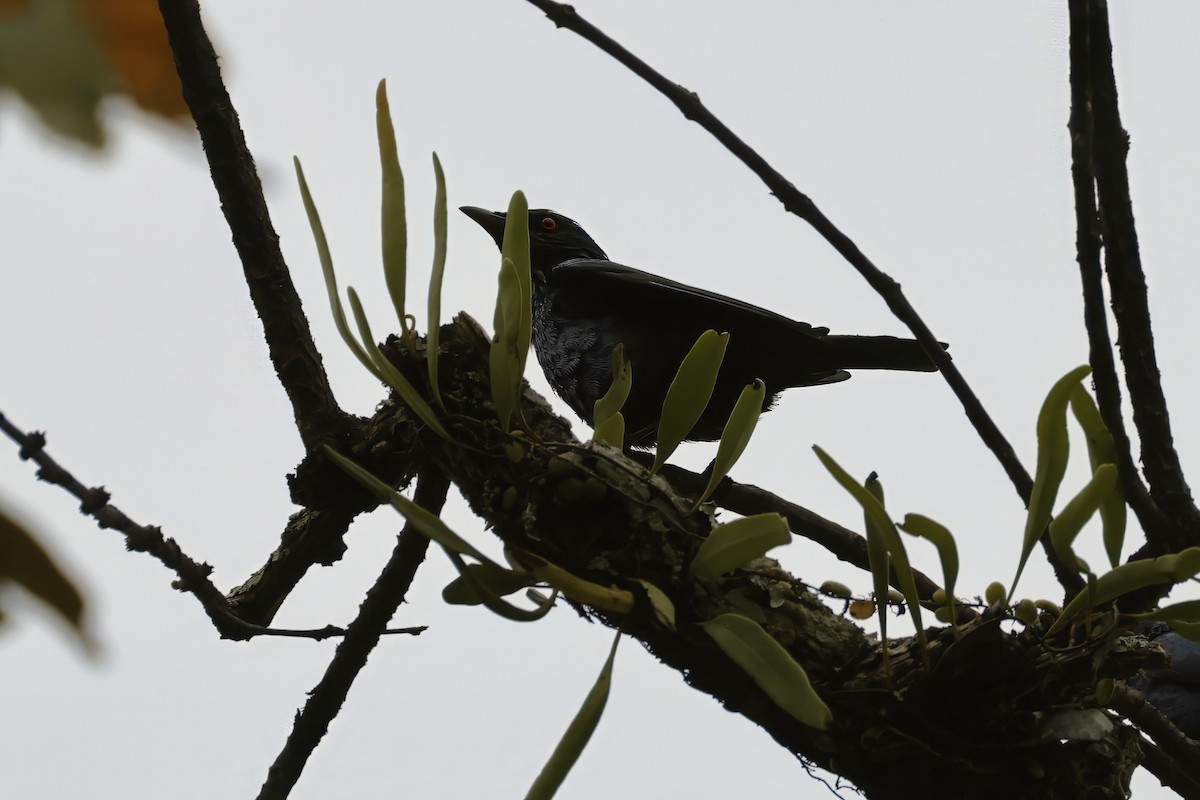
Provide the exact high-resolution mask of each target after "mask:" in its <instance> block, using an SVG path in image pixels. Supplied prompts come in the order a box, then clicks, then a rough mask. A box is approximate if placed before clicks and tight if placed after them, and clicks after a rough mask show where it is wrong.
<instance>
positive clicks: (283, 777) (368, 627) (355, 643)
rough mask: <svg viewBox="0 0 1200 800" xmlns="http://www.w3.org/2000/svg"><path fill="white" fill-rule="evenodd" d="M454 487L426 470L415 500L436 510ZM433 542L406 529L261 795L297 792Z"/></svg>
mask: <svg viewBox="0 0 1200 800" xmlns="http://www.w3.org/2000/svg"><path fill="white" fill-rule="evenodd" d="M449 486H450V482H449V481H448V480H447V479H446V477H445V476H444V475H442V474H441V473H440V472H433V471H429V472H425V473H422V475H421V476H420V477H419V478H418V479H417V488H416V490H415V492H414V495H413V500H414V501H415V502H416V503H417V504H418V505H420V506H422V507H423V508H426V509H428V510H429V511H431V512H433V513H435V514H436V513H438V512H439V511H441V508H442V505H443V504H444V503H445V502H446V492H447V490H448V489H449ZM428 546H429V540H428V539H426V538H425V537H424V536H422V535H421V534H420V533H418V532H417V531H416V529H415V528H414V526H413V525H412V524H411V523H410V524H406V525H405V526H404V528H403V530H401V531H400V537H399V539H398V541H397V542H396V547H395V549H394V550H393V551H392V556H391V558H390V559H388V562H387V565H386V566H384V568H383V572H382V573H380V575H379V579H378V580H377V581H375V585H374V586H372V587H371V589H370V591H368V592H367V596H366V598H365V599H364V600H363V603H362V606H361V607H360V608H359V612H358V616H357V617H356V618H355V619H354V622H352V623H350V626H349V627H348V628H347V629H346V635H345V638H343V639H342V641H341V643H340V644H339V645H338V648H337V652H335V653H334V655H333V659H332V660H331V661H330V662H329V666H328V667H327V668H326V669H325V674H324V675H323V676H322V677H321V681H320V682H319V683H318V684H317V685H316V686H315V687H314V688H313V690H312V691H311V692H309V696H308V702H307V703H305V704H304V708H303V710H301V711H300V713H298V714H297V715H296V721H295V724H294V725H293V726H292V732H291V734H290V735H289V736H288V738H287V742H286V743H285V744H284V746H283V749H282V750H281V751H280V752H279V755H278V756H277V757H276V758H275V763H273V764H272V765H271V768H270V770H269V771H268V773H267V779H266V781H265V782H264V783H263V785H262V789H261V790H259V794H258V798H259V800H282V798H286V797H287V796H288V795H289V794H290V793H291V791H292V788H293V787H294V786H295V785H296V781H297V780H299V778H300V773H301V772H302V771H303V770H304V766H305V764H307V763H308V759H309V757H310V756H312V753H313V750H315V749H316V747H317V745H318V744H320V742H321V739H322V738H323V737H324V736H325V733H326V731H328V730H329V723H330V722H332V721H333V718H334V717H335V716H337V714H338V712H339V711H341V708H342V705H343V704H344V703H345V702H346V697H347V695H348V694H349V692H350V687H351V686H352V685H353V684H354V681H355V679H356V678H357V677H358V673H359V672H361V671H362V668H363V667H364V666H366V663H367V657H368V656H369V655H370V654H371V651H372V650H373V649H374V648H375V645H376V644H378V643H379V637H380V636H381V635H382V634H383V633H384V631H385V630H386V629H387V624H388V622H389V621H390V620H391V619H392V617H393V615H395V613H396V609H398V608H399V607H400V603H402V602H403V601H404V596H405V594H407V593H408V588H409V586H411V585H412V580H413V576H414V575H416V572H417V567H418V566H420V564H421V562H422V561H423V560H424V558H425V551H426V549H427V548H428Z"/></svg>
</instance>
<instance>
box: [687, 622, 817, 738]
mask: <svg viewBox="0 0 1200 800" xmlns="http://www.w3.org/2000/svg"><path fill="white" fill-rule="evenodd" d="M700 627H701V628H703V629H704V632H705V633H707V634H708V635H709V636H711V637H712V640H713V641H714V642H716V643H717V646H718V647H720V648H721V650H722V651H723V652H724V653H725V655H727V656H729V658H730V660H731V661H733V663H735V664H737V665H738V666H739V667H741V668H742V670H743V671H744V672H745V673H746V674H747V675H749V676H750V677H751V678H752V679H753V680H754V682H755V683H757V684H758V686H759V688H760V689H762V690H763V691H764V692H766V693H767V696H768V697H770V698H771V700H773V701H774V702H775V705H777V706H779V707H780V708H781V709H783V710H784V711H786V712H787V713H788V714H790V715H792V716H793V717H795V718H796V719H797V720H799V721H800V722H802V723H804V724H805V725H808V726H809V727H810V728H816V729H817V730H822V731H823V730H825V729H827V728H828V727H829V724H830V723H831V722H833V712H831V711H830V710H829V706H827V705H825V703H824V701H822V700H821V697H820V696H819V695H818V694H817V693H816V690H814V689H813V687H812V683H811V682H810V681H809V680H808V673H807V672H805V671H804V667H802V666H800V665H799V664H798V663H796V660H795V659H794V658H792V656H791V654H790V653H789V652H788V651H787V650H784V649H783V646H782V645H780V644H779V642H777V641H775V639H774V638H773V637H772V636H771V635H770V634H769V633H767V632H766V631H765V630H763V629H762V627H761V626H760V625H759V624H758V623H757V622H755V621H754V620H752V619H750V618H748V617H744V616H742V615H741V614H721V615H719V616H717V617H713V618H712V619H710V620H708V621H707V622H702V623H700Z"/></svg>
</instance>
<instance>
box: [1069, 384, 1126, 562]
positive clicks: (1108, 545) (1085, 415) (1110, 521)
mask: <svg viewBox="0 0 1200 800" xmlns="http://www.w3.org/2000/svg"><path fill="white" fill-rule="evenodd" d="M1071 410H1072V411H1073V412H1074V413H1075V419H1076V420H1078V421H1079V426H1080V427H1081V428H1083V433H1084V436H1085V437H1086V438H1087V448H1088V461H1089V462H1090V463H1091V465H1092V472H1093V473H1094V472H1095V471H1096V470H1097V469H1098V468H1099V467H1100V465H1102V464H1116V463H1117V446H1116V443H1115V442H1113V437H1112V433H1110V432H1109V430H1108V427H1107V426H1106V425H1105V424H1104V419H1103V418H1102V417H1101V416H1100V410H1099V409H1097V408H1096V403H1095V402H1094V401H1093V400H1092V396H1091V395H1090V394H1088V393H1087V391H1086V390H1085V389H1084V388H1083V386H1078V387H1076V389H1075V391H1073V392H1072V393H1071ZM1118 477H1119V475H1118ZM1126 514H1127V512H1126V508H1125V491H1124V490H1123V489H1122V488H1121V482H1120V481H1119V480H1118V481H1117V483H1116V484H1115V486H1114V487H1113V491H1112V492H1111V493H1109V494H1108V495H1107V496H1106V497H1105V498H1104V500H1103V502H1101V503H1100V523H1101V525H1102V526H1103V531H1104V553H1105V555H1107V556H1108V564H1109V566H1112V567H1115V566H1117V564H1119V563H1121V550H1122V549H1123V548H1124V546H1125V523H1126Z"/></svg>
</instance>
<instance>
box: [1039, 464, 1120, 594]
mask: <svg viewBox="0 0 1200 800" xmlns="http://www.w3.org/2000/svg"><path fill="white" fill-rule="evenodd" d="M1116 485H1117V468H1116V467H1115V466H1114V465H1112V464H1101V465H1100V466H1099V467H1097V468H1096V474H1094V475H1093V476H1092V479H1091V480H1090V481H1088V482H1087V485H1086V486H1084V487H1083V488H1082V489H1080V490H1079V494H1077V495H1075V496H1074V497H1073V498H1071V500H1070V502H1068V503H1067V504H1066V505H1065V506H1064V507H1063V510H1062V511H1060V512H1059V514H1058V516H1057V517H1055V518H1054V520H1053V521H1052V522H1051V523H1050V544H1051V545H1053V546H1054V552H1056V553H1058V557H1059V558H1061V559H1062V560H1063V563H1064V564H1066V565H1067V566H1068V567H1073V568H1074V569H1076V570H1077V571H1079V572H1090V571H1091V570H1089V569H1088V565H1087V564H1086V563H1084V562H1083V560H1082V559H1080V558H1079V557H1078V556H1077V555H1075V551H1074V549H1073V548H1072V547H1071V545H1072V543H1073V542H1074V541H1075V537H1076V536H1078V535H1079V532H1080V531H1081V530H1083V526H1084V525H1086V524H1087V521H1088V520H1089V519H1091V518H1092V515H1093V514H1095V513H1096V510H1097V509H1098V508H1099V507H1100V506H1101V505H1102V504H1103V503H1104V500H1105V499H1106V498H1107V497H1108V496H1109V495H1110V494H1111V493H1112V491H1113V488H1114V487H1115V486H1116Z"/></svg>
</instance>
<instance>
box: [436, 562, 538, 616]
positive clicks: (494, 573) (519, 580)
mask: <svg viewBox="0 0 1200 800" xmlns="http://www.w3.org/2000/svg"><path fill="white" fill-rule="evenodd" d="M467 572H469V573H471V576H472V577H473V578H474V582H475V584H478V585H480V586H483V587H484V588H485V589H487V590H488V591H490V592H491V593H492V594H494V595H496V596H498V597H503V596H504V595H508V594H512V593H513V592H517V591H520V590H521V589H524V588H526V587H527V586H533V585H534V584H535V583H537V578H535V577H534V576H532V575H530V574H529V573H526V572H516V571H514V570H511V569H505V568H504V567H501V566H500V565H498V564H494V563H482V564H468V565H467ZM442 600H444V601H445V602H447V603H449V604H450V605H456V606H477V605H479V604H480V603H482V602H483V599H482V598H481V597H480V596H479V594H478V593H477V592H476V591H475V589H474V588H473V584H472V583H471V581H470V580H469V579H467V578H465V577H463V576H462V575H460V576H458V577H457V578H455V579H454V580H452V581H451V582H450V583H448V584H446V586H445V588H443V589H442Z"/></svg>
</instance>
